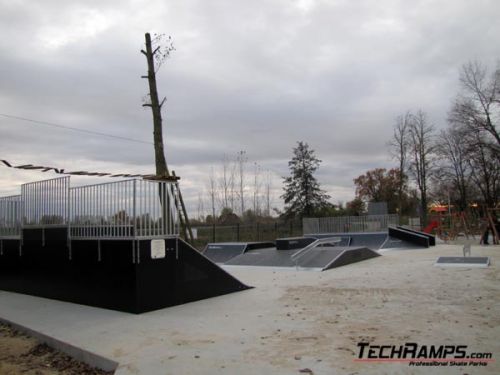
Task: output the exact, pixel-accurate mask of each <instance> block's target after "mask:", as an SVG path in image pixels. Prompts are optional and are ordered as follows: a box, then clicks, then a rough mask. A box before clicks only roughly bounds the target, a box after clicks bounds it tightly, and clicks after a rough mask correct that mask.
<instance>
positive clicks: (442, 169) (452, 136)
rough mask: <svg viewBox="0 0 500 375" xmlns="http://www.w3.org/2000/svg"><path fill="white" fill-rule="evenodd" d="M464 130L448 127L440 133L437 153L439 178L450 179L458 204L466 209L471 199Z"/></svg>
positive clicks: (449, 193)
mask: <svg viewBox="0 0 500 375" xmlns="http://www.w3.org/2000/svg"><path fill="white" fill-rule="evenodd" d="M464 136H465V135H464V132H463V131H460V129H458V128H454V127H448V128H447V129H445V130H442V131H441V133H440V134H439V137H438V139H437V143H436V153H437V155H438V156H439V168H438V169H437V178H438V179H439V180H440V181H441V182H443V181H448V182H449V185H450V187H451V188H452V189H453V191H450V192H448V195H449V196H450V195H452V193H453V192H456V193H457V195H458V197H457V202H458V206H459V208H460V210H461V211H465V210H466V209H467V206H468V200H469V186H470V178H471V176H470V172H471V171H470V163H468V155H467V150H466V148H465V147H464V142H463V141H464Z"/></svg>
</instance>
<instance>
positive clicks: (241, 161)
mask: <svg viewBox="0 0 500 375" xmlns="http://www.w3.org/2000/svg"><path fill="white" fill-rule="evenodd" d="M247 162H248V158H247V155H246V152H245V151H240V152H238V155H237V156H236V163H237V165H238V190H239V199H240V214H241V215H243V214H244V213H245V179H246V177H245V175H246V164H247Z"/></svg>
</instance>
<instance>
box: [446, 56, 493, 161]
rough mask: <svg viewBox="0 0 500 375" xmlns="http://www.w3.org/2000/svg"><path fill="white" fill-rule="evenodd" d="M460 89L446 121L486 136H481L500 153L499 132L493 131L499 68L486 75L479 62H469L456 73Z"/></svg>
mask: <svg viewBox="0 0 500 375" xmlns="http://www.w3.org/2000/svg"><path fill="white" fill-rule="evenodd" d="M460 83H461V86H462V90H461V92H460V94H459V96H458V98H457V99H456V101H455V103H454V105H453V107H452V109H451V112H450V121H451V122H452V123H454V124H459V125H461V126H464V127H465V128H467V129H468V130H470V131H473V132H479V133H486V134H487V135H488V137H487V138H485V137H481V139H482V140H485V141H486V144H487V145H488V146H489V147H492V148H493V149H494V151H496V152H500V151H499V150H500V133H499V130H498V128H497V126H498V124H497V122H498V120H499V115H500V68H497V69H496V70H495V71H494V72H493V73H492V74H490V75H488V70H487V68H486V67H485V66H483V65H482V64H481V63H480V62H478V61H474V62H469V63H467V64H465V65H463V66H462V70H461V72H460Z"/></svg>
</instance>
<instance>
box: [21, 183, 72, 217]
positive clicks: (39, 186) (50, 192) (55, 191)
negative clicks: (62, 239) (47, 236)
mask: <svg viewBox="0 0 500 375" xmlns="http://www.w3.org/2000/svg"><path fill="white" fill-rule="evenodd" d="M68 189H69V176H68V177H60V178H53V179H51V180H44V181H36V182H30V183H28V184H23V185H22V186H21V198H22V202H23V208H24V211H23V225H24V226H51V225H64V224H66V223H67V221H68V197H69V190H68Z"/></svg>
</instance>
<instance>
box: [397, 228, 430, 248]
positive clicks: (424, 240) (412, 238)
mask: <svg viewBox="0 0 500 375" xmlns="http://www.w3.org/2000/svg"><path fill="white" fill-rule="evenodd" d="M389 236H391V237H394V238H398V239H400V240H404V241H407V242H411V243H413V244H416V245H420V246H422V247H429V243H430V241H429V237H427V236H424V235H422V234H418V233H413V232H410V231H408V230H406V229H401V228H396V227H389Z"/></svg>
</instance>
